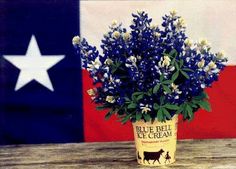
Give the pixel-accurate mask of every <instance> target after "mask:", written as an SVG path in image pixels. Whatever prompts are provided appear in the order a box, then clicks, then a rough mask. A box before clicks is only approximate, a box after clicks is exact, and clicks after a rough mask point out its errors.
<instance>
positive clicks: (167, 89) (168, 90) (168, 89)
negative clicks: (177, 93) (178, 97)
mask: <svg viewBox="0 0 236 169" xmlns="http://www.w3.org/2000/svg"><path fill="white" fill-rule="evenodd" d="M162 87H163V89H164V90H165V92H167V93H171V90H170V88H169V87H168V86H166V85H162Z"/></svg>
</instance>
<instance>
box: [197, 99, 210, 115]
mask: <svg viewBox="0 0 236 169" xmlns="http://www.w3.org/2000/svg"><path fill="white" fill-rule="evenodd" d="M198 105H199V106H200V107H201V108H202V109H205V110H206V111H208V112H209V111H211V106H210V103H209V102H208V101H206V100H202V101H199V102H198Z"/></svg>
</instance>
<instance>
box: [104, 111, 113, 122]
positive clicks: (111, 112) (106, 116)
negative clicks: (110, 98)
mask: <svg viewBox="0 0 236 169" xmlns="http://www.w3.org/2000/svg"><path fill="white" fill-rule="evenodd" d="M112 114H114V112H113V111H110V112H108V113H107V114H106V115H105V119H106V120H108V119H109V118H110V117H111V116H112Z"/></svg>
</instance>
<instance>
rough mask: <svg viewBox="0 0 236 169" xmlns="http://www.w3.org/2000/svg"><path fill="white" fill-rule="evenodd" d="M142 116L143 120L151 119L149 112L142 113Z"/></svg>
mask: <svg viewBox="0 0 236 169" xmlns="http://www.w3.org/2000/svg"><path fill="white" fill-rule="evenodd" d="M143 117H144V120H145V121H146V122H148V121H150V120H151V116H150V114H143Z"/></svg>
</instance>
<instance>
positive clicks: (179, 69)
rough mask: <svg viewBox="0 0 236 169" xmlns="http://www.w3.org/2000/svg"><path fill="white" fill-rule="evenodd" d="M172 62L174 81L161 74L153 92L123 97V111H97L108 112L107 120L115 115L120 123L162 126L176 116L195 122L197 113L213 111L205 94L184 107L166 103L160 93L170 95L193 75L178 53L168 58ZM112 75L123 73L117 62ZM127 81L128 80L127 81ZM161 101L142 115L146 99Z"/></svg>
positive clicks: (117, 108)
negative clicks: (180, 83)
mask: <svg viewBox="0 0 236 169" xmlns="http://www.w3.org/2000/svg"><path fill="white" fill-rule="evenodd" d="M165 55H168V56H169V57H170V58H171V63H170V64H171V65H173V66H174V67H175V71H174V72H173V74H172V75H171V78H170V79H169V80H168V79H167V80H166V79H165V78H164V75H163V74H162V75H161V76H160V79H159V83H158V84H156V85H155V86H154V87H153V88H150V89H148V90H147V91H146V92H143V91H136V92H134V93H133V94H132V95H131V96H130V97H128V96H126V97H124V100H125V101H124V104H123V105H122V106H120V107H110V105H109V104H106V105H100V106H97V110H104V109H109V110H110V111H108V112H107V113H106V115H105V119H109V118H110V117H111V116H112V115H114V114H116V115H117V116H118V117H119V118H120V121H121V123H123V124H124V123H126V122H127V121H133V122H134V121H139V120H144V121H146V122H149V121H153V120H155V119H157V120H158V121H160V122H164V121H166V120H170V119H171V118H172V117H173V116H174V115H175V114H182V115H183V118H184V119H187V120H190V121H191V120H192V119H193V118H194V113H195V112H196V111H197V110H198V109H199V108H202V109H204V110H207V111H210V110H211V108H210V104H209V102H208V96H207V94H206V93H205V92H202V93H201V94H200V95H198V96H194V97H192V98H189V100H188V101H186V102H184V103H182V104H179V105H177V104H171V103H166V98H165V97H166V96H165V95H163V94H160V93H163V92H165V93H171V92H172V87H171V84H172V83H174V84H175V82H176V81H179V80H184V78H185V79H189V75H188V72H193V70H191V69H189V68H184V67H183V65H184V60H182V59H179V60H178V59H176V56H177V55H178V53H177V51H176V50H172V51H171V52H170V53H169V54H166V53H165ZM111 68H112V72H113V73H114V72H116V71H117V72H118V71H122V68H121V63H120V62H119V61H115V62H114V63H112V65H111ZM124 79H125V77H124ZM146 96H147V97H154V96H155V97H158V98H159V102H158V103H153V105H152V107H153V111H154V112H148V111H147V112H146V111H143V112H142V111H141V109H140V105H139V103H140V102H141V101H142V99H144V98H145V97H146Z"/></svg>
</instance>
